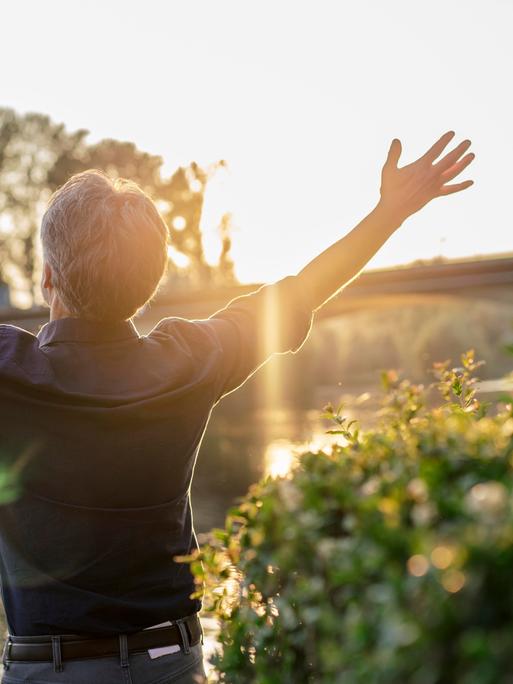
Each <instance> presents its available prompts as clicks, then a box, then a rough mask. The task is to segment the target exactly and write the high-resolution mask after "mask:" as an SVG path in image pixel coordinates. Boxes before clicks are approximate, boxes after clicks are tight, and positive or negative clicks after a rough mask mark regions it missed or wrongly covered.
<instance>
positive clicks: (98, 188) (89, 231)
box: [41, 171, 168, 321]
mask: <svg viewBox="0 0 513 684" xmlns="http://www.w3.org/2000/svg"><path fill="white" fill-rule="evenodd" d="M167 236H168V231H167V227H166V225H165V223H164V221H163V220H162V217H161V216H160V214H159V212H158V210H157V208H156V207H155V205H154V204H153V202H152V201H151V199H150V198H149V197H148V196H147V195H146V194H145V193H144V192H143V191H142V190H141V189H140V188H139V187H138V186H137V185H136V184H135V183H132V182H130V181H126V180H122V179H119V180H116V181H112V180H110V179H109V178H108V177H107V176H106V175H104V174H103V173H101V172H100V171H85V172H84V173H79V174H77V175H75V176H73V177H72V178H70V180H69V181H68V182H67V183H66V184H65V185H63V186H62V187H61V188H59V190H57V191H56V192H55V193H54V194H53V196H52V197H51V199H50V202H49V204H48V208H47V210H46V212H45V214H44V216H43V221H42V225H41V241H42V244H43V259H44V264H43V277H42V282H41V285H42V290H43V296H44V298H45V300H46V301H47V302H48V304H50V305H52V306H53V307H54V308H55V309H56V310H58V311H59V312H64V315H70V316H75V317H80V318H89V319H94V320H100V321H121V320H127V319H129V318H130V317H131V316H133V315H134V314H135V313H136V312H137V310H138V309H140V308H141V307H142V306H143V305H144V304H145V303H146V302H147V301H148V300H149V299H150V298H151V297H152V295H153V294H154V293H155V290H156V289H157V286H158V284H159V282H160V279H161V278H162V275H163V274H164V270H165V267H166V263H167ZM61 315H62V313H61Z"/></svg>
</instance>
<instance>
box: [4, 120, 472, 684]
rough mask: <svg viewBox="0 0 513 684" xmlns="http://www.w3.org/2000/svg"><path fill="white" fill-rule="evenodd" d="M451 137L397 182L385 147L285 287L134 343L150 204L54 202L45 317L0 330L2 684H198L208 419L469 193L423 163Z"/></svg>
mask: <svg viewBox="0 0 513 684" xmlns="http://www.w3.org/2000/svg"><path fill="white" fill-rule="evenodd" d="M453 136H454V133H452V132H449V133H446V134H445V135H444V136H442V137H441V138H440V140H438V142H436V143H435V144H434V145H433V147H432V148H431V149H430V150H428V152H426V154H425V155H424V156H423V157H421V158H420V159H418V160H417V161H416V162H414V163H412V164H409V165H407V166H405V167H403V168H398V161H399V156H400V153H401V145H400V143H399V141H398V140H394V141H393V142H392V145H391V147H390V152H389V155H388V159H387V161H386V163H385V166H384V168H383V172H382V184H381V198H380V200H379V202H378V204H377V206H376V207H375V209H373V211H372V212H371V213H370V214H369V215H368V216H367V217H366V218H365V219H364V220H363V221H362V222H361V223H360V224H359V225H358V226H356V228H354V230H352V231H351V232H350V233H349V234H348V235H347V236H346V237H344V238H342V239H341V240H339V241H338V242H337V243H335V244H334V245H332V246H331V247H329V248H328V249H327V250H325V251H324V252H323V253H322V254H321V255H319V256H318V257H317V258H315V259H314V260H313V261H312V262H311V263H309V264H308V265H307V266H306V267H305V268H304V269H303V270H302V271H301V272H300V273H299V274H298V275H296V276H288V277H286V278H284V279H282V280H280V281H278V282H276V283H274V284H271V285H266V286H263V287H262V288H260V289H259V290H257V291H256V292H254V293H251V294H250V295H246V296H242V297H237V298H236V299H234V300H232V301H231V302H230V303H229V304H228V305H227V306H226V307H225V308H224V309H222V310H220V311H218V312H217V313H215V314H213V315H212V316H211V317H210V318H208V319H204V320H192V321H189V320H185V319H182V318H167V319H164V320H162V321H160V323H158V325H157V326H156V327H155V328H154V329H153V330H152V331H151V333H150V334H149V335H147V336H139V334H138V333H137V330H136V328H135V326H134V325H133V323H132V320H131V319H132V317H133V316H134V314H135V313H136V312H137V310H138V309H139V308H140V307H141V306H143V305H144V304H145V303H146V302H147V301H148V299H150V298H151V296H152V295H153V293H154V292H155V290H156V288H157V286H158V283H159V280H160V278H161V276H162V274H163V272H164V269H165V264H166V258H167V252H166V246H167V230H166V226H165V225H164V223H163V221H162V219H161V218H160V216H159V214H158V211H157V209H156V208H155V206H154V205H153V203H152V202H151V200H150V199H149V198H148V197H147V196H146V195H144V193H143V192H142V191H141V190H139V188H137V186H135V185H133V184H131V183H129V182H125V181H117V182H114V183H113V182H112V181H110V180H109V179H108V178H107V177H106V176H104V175H103V174H101V173H99V172H95V171H90V172H86V173H83V174H79V175H77V176H74V177H73V178H71V179H70V180H69V181H68V182H67V183H66V184H65V185H64V186H63V187H62V188H61V189H60V190H58V191H57V192H56V193H55V194H54V196H53V197H52V199H51V200H50V203H49V206H48V209H47V211H46V213H45V215H44V217H43V221H42V227H41V238H42V246H43V257H44V265H43V277H42V289H43V293H44V297H45V300H46V302H47V303H48V305H49V307H50V322H49V323H47V324H46V325H45V326H43V328H42V329H41V331H40V332H39V334H38V335H37V337H35V336H33V335H32V334H30V333H28V332H26V331H24V330H21V329H19V328H16V327H14V326H9V325H3V326H0V378H1V382H0V415H1V416H2V423H1V438H2V455H3V461H2V462H3V464H4V471H3V481H4V483H7V484H8V485H9V486H8V487H7V488H5V487H4V489H3V491H2V492H1V493H2V496H3V505H2V506H0V561H1V564H0V572H1V578H2V592H3V601H4V605H5V610H6V614H7V619H8V626H9V634H10V636H9V638H8V639H7V640H6V642H5V648H4V655H3V663H4V667H5V674H4V678H3V682H5V683H6V684H8V683H9V682H33V683H36V684H37V683H38V682H40V683H42V682H45V683H46V684H49V683H50V682H73V683H75V682H76V683H77V684H78V683H84V684H85V683H86V682H87V684H90V683H91V682H95V681H97V682H102V683H105V684H109V683H111V682H112V683H114V682H132V683H133V684H138V683H140V684H143V683H149V682H153V683H154V684H156V683H157V682H160V683H162V684H163V683H164V682H171V681H173V682H183V683H185V682H195V681H196V682H198V681H202V678H203V674H204V673H203V666H202V646H201V644H202V639H201V629H200V626H199V622H198V619H197V613H198V610H199V609H200V602H199V601H198V600H191V599H190V594H191V593H192V591H193V590H194V585H193V580H192V577H191V575H190V572H189V569H188V566H187V565H186V564H183V563H178V562H176V561H175V560H174V557H175V556H179V555H183V554H188V553H190V552H191V551H192V549H194V548H195V547H196V539H195V535H194V530H193V526H192V517H191V509H190V499H189V488H190V484H191V479H192V476H193V470H194V463H195V459H196V455H197V451H198V448H199V445H200V443H201V439H202V436H203V434H204V431H205V428H206V425H207V423H208V420H209V417H210V413H211V411H212V408H213V406H215V405H216V403H217V402H219V400H220V399H221V398H222V397H223V396H224V395H226V394H227V393H228V392H231V391H232V390H234V389H235V388H237V387H239V386H240V385H241V384H242V383H243V382H244V381H245V379H247V378H248V376H250V375H251V374H252V373H253V372H254V371H255V370H256V369H257V368H258V367H259V366H261V365H262V364H263V363H264V362H265V361H266V359H267V358H268V357H269V355H270V354H271V353H273V352H286V351H297V350H298V349H299V348H300V347H301V345H302V343H303V342H304V340H305V338H306V337H307V335H308V332H309V330H310V327H311V323H312V312H313V311H315V310H316V309H319V308H320V307H321V306H322V305H323V304H324V303H325V302H326V301H327V300H328V299H330V298H331V297H332V296H333V295H334V294H335V293H336V292H338V291H339V290H340V289H341V288H342V287H343V286H344V285H346V284H347V283H349V282H350V281H351V280H352V279H353V278H354V277H355V276H356V275H357V274H358V273H359V272H360V270H361V269H362V268H363V267H364V266H365V264H366V263H367V262H368V260H369V259H370V258H371V257H372V256H373V255H374V254H375V253H376V251H377V250H378V249H379V248H380V247H381V245H382V244H383V243H384V242H385V241H386V240H387V238H388V237H389V236H390V235H392V234H393V233H394V232H395V230H397V228H398V227H399V226H400V225H401V224H402V223H403V222H404V220H405V219H406V218H407V217H408V216H410V215H411V214H413V213H415V212H416V211H418V210H419V209H420V208H421V207H423V206H424V205H425V204H426V203H427V202H429V201H430V200H432V199H433V198H435V197H439V196H442V195H448V194H450V193H454V192H458V191H460V190H463V189H465V188H467V187H469V186H470V185H471V184H472V181H464V182H461V183H456V184H451V181H452V180H453V179H454V178H455V177H456V176H458V175H459V174H460V173H461V172H462V171H463V170H464V169H465V168H466V166H467V165H468V164H469V163H470V162H471V161H472V159H473V157H474V155H473V154H468V153H467V151H468V148H469V146H470V141H464V142H462V143H461V144H460V145H458V146H457V147H456V148H455V149H454V150H453V151H452V152H450V153H449V154H446V155H445V156H444V157H443V158H441V159H439V157H440V156H441V154H442V153H443V152H444V150H445V148H446V146H447V145H448V143H449V142H450V141H451V139H452V138H453ZM437 159H439V160H438V161H437Z"/></svg>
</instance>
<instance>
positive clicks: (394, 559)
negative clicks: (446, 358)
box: [187, 352, 513, 684]
mask: <svg viewBox="0 0 513 684" xmlns="http://www.w3.org/2000/svg"><path fill="white" fill-rule="evenodd" d="M479 365H480V364H479V363H476V361H475V360H474V356H473V353H471V352H470V353H467V354H464V355H463V356H462V359H461V365H460V366H459V367H457V368H454V369H451V368H450V366H449V365H448V364H447V363H442V364H438V365H437V366H436V367H435V369H434V373H435V382H434V383H433V384H432V385H431V386H430V387H429V388H425V387H423V386H419V385H414V384H412V383H410V382H409V381H406V380H402V379H401V378H400V377H399V376H398V374H397V373H395V372H387V373H384V374H383V378H382V381H383V386H384V388H385V396H384V400H383V405H382V408H381V410H380V424H379V426H378V427H377V428H376V429H373V430H370V431H359V430H358V428H357V426H356V425H355V424H354V423H351V422H348V419H347V418H345V416H344V415H343V409H344V407H343V406H339V407H338V409H337V410H335V409H334V408H333V407H332V406H331V405H328V406H327V407H326V408H325V413H324V416H325V417H326V418H329V419H330V420H331V421H332V423H333V425H334V427H333V429H332V430H330V432H331V433H332V434H334V439H335V441H334V442H333V444H332V446H331V448H330V449H326V450H325V451H318V452H312V451H308V452H306V453H302V454H299V455H298V456H297V462H296V465H295V467H294V468H293V469H292V471H291V473H290V474H289V475H288V476H287V477H282V478H277V479H271V478H266V479H264V480H263V481H261V482H259V483H258V484H256V485H254V486H252V488H251V489H250V491H249V493H248V494H247V496H246V497H245V498H244V499H243V500H242V501H241V502H240V504H239V505H238V506H236V507H235V508H233V509H232V510H231V511H230V512H229V515H228V517H227V520H226V526H225V528H224V529H219V530H214V531H213V533H212V534H211V537H210V541H209V543H208V544H206V545H205V546H204V547H203V548H202V549H201V551H200V552H199V553H198V554H194V555H193V556H192V557H189V558H188V559H187V560H188V561H192V565H191V567H192V569H193V572H194V573H195V576H196V579H197V582H198V589H199V591H200V592H201V589H202V587H203V586H204V587H205V607H206V608H207V609H208V610H210V611H211V612H212V614H213V615H215V616H216V618H217V619H218V620H219V623H220V631H219V640H220V643H221V647H222V651H221V653H220V654H219V655H218V656H217V657H216V658H215V660H214V662H215V665H216V668H217V673H218V676H219V679H220V681H222V682H229V683H230V684H239V683H240V684H242V683H244V684H257V683H258V684H292V683H294V684H298V683H300V682H309V683H310V682H311V683H314V682H315V683H316V684H332V683H333V684H334V683H341V684H342V683H343V684H364V683H365V684H392V683H393V684H396V683H397V682H402V683H403V682H404V683H405V684H452V683H454V682H458V683H459V684H507V683H509V682H511V681H512V677H513V666H512V665H511V651H512V649H513V628H512V625H513V591H512V589H511V568H512V564H513V461H512V457H513V413H512V405H511V400H510V399H509V398H508V397H506V398H504V400H503V402H502V403H500V404H498V405H497V406H496V407H495V409H494V411H490V407H488V406H486V405H483V404H482V403H481V402H480V401H479V399H478V397H477V393H476V382H475V372H476V371H477V369H478V368H479ZM432 393H436V394H438V395H439V397H440V399H439V401H438V403H437V405H436V406H435V407H434V408H430V406H432V404H433V402H432V396H431V394H432Z"/></svg>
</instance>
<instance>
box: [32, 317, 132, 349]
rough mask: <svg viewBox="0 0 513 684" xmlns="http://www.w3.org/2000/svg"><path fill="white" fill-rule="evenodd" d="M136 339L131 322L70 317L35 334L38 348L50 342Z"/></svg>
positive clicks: (44, 327)
mask: <svg viewBox="0 0 513 684" xmlns="http://www.w3.org/2000/svg"><path fill="white" fill-rule="evenodd" d="M138 337H139V333H138V332H137V328H136V327H135V325H134V324H133V322H132V321H131V320H129V321H111V322H104V321H92V320H89V319H87V318H71V317H69V318H68V317H67V318H59V319H58V320H56V321H50V322H49V323H46V324H45V325H43V327H42V328H41V330H40V331H39V332H38V334H37V339H38V342H39V346H40V347H42V346H43V345H45V344H52V342H114V341H121V340H127V339H130V338H138Z"/></svg>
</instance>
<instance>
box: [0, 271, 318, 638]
mask: <svg viewBox="0 0 513 684" xmlns="http://www.w3.org/2000/svg"><path fill="white" fill-rule="evenodd" d="M311 323H312V311H311V307H310V306H309V304H308V293H306V292H302V291H301V286H300V281H299V279H298V278H297V277H296V276H288V277H287V278H284V279H283V280H281V281H278V282H277V283H274V284H272V285H266V286H264V287H262V288H260V289H259V290H257V291H256V292H254V293H251V294H249V295H244V296H242V297H237V298H236V299H233V300H232V301H231V302H230V303H229V304H228V305H227V306H226V307H225V308H224V309H222V310H220V311H218V312H217V313H215V314H214V315H213V316H211V317H210V318H207V319H203V320H186V319H183V318H166V319H163V320H162V321H160V323H158V325H156V326H155V328H154V329H153V330H152V331H151V332H150V333H149V334H148V335H146V336H140V335H139V334H138V332H137V329H136V328H135V326H134V325H133V323H132V322H131V321H125V322H118V323H114V324H104V323H99V322H95V321H90V320H86V319H80V318H63V319H60V320H57V321H52V322H50V323H47V324H46V325H45V326H43V328H42V329H41V331H40V332H39V334H38V335H37V337H36V336H34V335H32V334H31V333H29V332H27V331H25V330H22V329H20V328H17V327H15V326H11V325H1V326H0V416H1V427H0V457H1V460H0V502H1V504H2V505H0V573H1V583H2V594H3V600H4V605H5V610H6V614H7V620H8V625H9V629H10V632H11V634H15V635H36V634H63V633H74V634H80V633H82V634H114V633H119V632H131V631H137V630H139V629H143V628H145V627H148V626H150V625H154V624H157V623H159V622H163V621H165V620H173V619H176V618H179V617H183V616H186V615H190V614H191V613H194V612H196V611H197V610H199V609H200V607H201V602H200V601H199V600H197V599H194V600H192V599H191V598H190V595H191V593H192V592H193V591H194V589H195V587H194V582H193V578H192V576H191V574H190V572H189V568H188V565H187V564H184V563H178V562H176V561H175V560H174V557H175V556H177V555H183V554H188V553H190V552H191V551H192V550H193V549H194V548H196V547H197V542H196V538H195V534H194V529H193V525H192V517H191V507H190V495H189V492H190V485H191V479H192V476H193V471H194V464H195V460H196V455H197V452H198V449H199V446H200V443H201V440H202V436H203V433H204V431H205V428H206V426H207V423H208V420H209V417H210V414H211V411H212V408H213V407H214V406H215V404H216V403H217V402H218V401H219V400H220V398H221V397H222V396H223V395H225V394H226V393H228V392H230V391H232V390H233V389H235V388H236V387H238V386H239V385H240V384H241V383H243V382H244V380H246V379H247V378H248V376H249V375H251V374H252V373H253V372H254V371H255V370H256V369H257V368H258V367H259V366H260V365H261V364H262V363H264V361H265V360H266V359H267V358H268V357H269V355H270V354H271V353H273V352H285V351H297V350H298V349H299V347H300V346H301V345H302V343H303V341H304V340H305V338H306V336H307V335H308V332H309V330H310V327H311Z"/></svg>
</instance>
